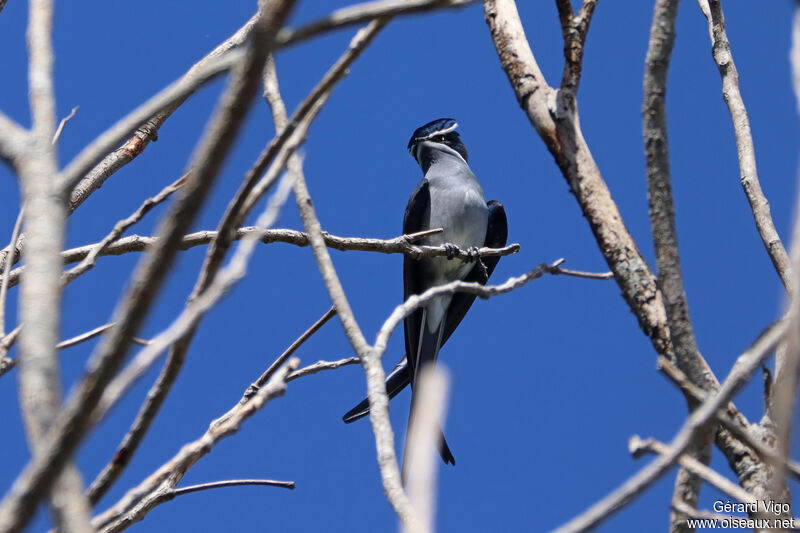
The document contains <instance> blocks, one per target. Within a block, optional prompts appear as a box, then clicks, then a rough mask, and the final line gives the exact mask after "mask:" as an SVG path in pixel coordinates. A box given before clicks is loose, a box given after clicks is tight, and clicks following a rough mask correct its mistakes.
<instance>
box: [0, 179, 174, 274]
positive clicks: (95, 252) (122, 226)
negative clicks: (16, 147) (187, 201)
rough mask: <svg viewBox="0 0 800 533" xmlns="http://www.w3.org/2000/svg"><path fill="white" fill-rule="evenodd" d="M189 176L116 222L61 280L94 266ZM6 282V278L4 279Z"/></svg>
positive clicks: (170, 185)
mask: <svg viewBox="0 0 800 533" xmlns="http://www.w3.org/2000/svg"><path fill="white" fill-rule="evenodd" d="M188 176H189V173H188V172H187V173H186V174H184V175H183V176H181V177H180V178H178V179H177V180H175V181H174V182H172V183H171V184H169V185H167V186H166V187H164V189H162V190H161V192H159V193H158V194H157V195H155V196H153V197H152V198H148V199H146V200H145V201H144V202H143V203H142V205H141V206H139V208H138V209H137V210H136V211H134V212H133V214H131V215H130V216H129V217H128V218H125V219H123V220H120V221H119V222H117V223H116V224H114V228H113V229H112V230H111V232H109V234H108V235H106V236H105V237H104V238H103V240H102V241H100V242H98V243H97V244H95V245H92V248H91V250H90V251H89V252H88V253H87V254H86V257H84V258H83V260H82V261H81V262H80V264H78V265H77V266H75V267H73V268H71V269H70V270H68V271H67V272H65V273H64V274H63V276H62V277H61V282H62V283H63V284H65V285H66V284H67V283H69V282H71V281H72V280H74V279H75V278H77V277H78V276H80V275H81V274H84V273H85V272H87V271H89V270H91V269H92V268H94V265H95V262H96V261H97V257H98V256H99V255H101V254H102V253H103V251H104V250H105V249H106V248H108V246H109V245H110V244H111V243H112V242H114V241H116V240H117V239H119V238H120V236H122V234H123V233H125V230H127V229H128V228H130V227H131V226H133V225H134V224H136V223H137V222H139V221H140V220H141V219H142V218H144V216H145V215H146V214H147V213H149V212H150V211H151V210H152V209H153V208H154V207H155V206H157V205H158V204H160V203H161V202H163V201H164V200H166V199H167V198H169V196H170V195H171V194H172V193H174V192H175V191H177V190H178V189H180V188H181V186H182V185H183V184H184V183H185V182H186V178H187V177H188ZM3 282H4V283H5V279H4V280H3Z"/></svg>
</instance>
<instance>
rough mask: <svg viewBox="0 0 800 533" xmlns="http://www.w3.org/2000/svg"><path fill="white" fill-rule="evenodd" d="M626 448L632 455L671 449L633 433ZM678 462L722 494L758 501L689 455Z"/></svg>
mask: <svg viewBox="0 0 800 533" xmlns="http://www.w3.org/2000/svg"><path fill="white" fill-rule="evenodd" d="M628 450H629V451H630V452H631V455H633V456H634V457H641V456H642V455H644V454H645V453H653V454H656V455H667V454H669V453H670V452H671V451H672V450H670V447H669V446H667V445H666V444H664V443H663V442H659V441H657V440H655V439H652V438H650V439H642V438H640V437H639V436H638V435H634V436H633V437H631V438H630V440H629V441H628ZM678 463H680V465H681V466H682V467H684V468H686V469H687V470H689V471H690V472H691V473H692V474H693V475H695V476H697V477H698V478H700V479H702V480H705V481H706V482H707V483H710V484H711V485H713V486H714V487H716V488H717V489H718V490H719V491H721V492H722V493H723V494H727V495H728V496H730V497H731V498H735V499H737V500H739V501H740V502H744V503H750V504H752V503H754V502H757V501H758V500H757V499H756V498H755V497H754V496H753V495H752V494H750V493H749V492H747V491H746V490H744V489H743V488H741V487H740V486H739V485H737V484H735V483H732V482H731V481H729V480H728V479H726V478H725V477H724V476H722V475H721V474H719V473H717V472H715V471H713V470H711V469H710V468H709V467H708V466H706V465H705V464H703V463H701V462H700V461H698V460H697V459H695V458H693V457H691V456H689V455H681V456H680V457H679V458H678ZM679 501H681V503H683V504H684V505H689V504H687V503H686V500H679Z"/></svg>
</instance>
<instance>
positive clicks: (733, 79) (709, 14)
mask: <svg viewBox="0 0 800 533" xmlns="http://www.w3.org/2000/svg"><path fill="white" fill-rule="evenodd" d="M697 3H698V4H699V5H700V9H701V11H702V12H703V14H704V15H705V17H706V19H707V20H708V33H709V36H710V38H711V52H712V55H713V57H714V62H715V63H716V64H717V68H718V69H719V73H720V76H721V77H722V97H723V99H724V100H725V103H726V104H727V105H728V111H730V114H731V119H732V122H733V129H734V133H735V134H736V151H737V152H738V154H739V173H740V177H739V180H740V181H741V184H742V188H743V189H744V193H745V195H746V196H747V201H748V202H749V203H750V209H751V210H752V212H753V218H754V219H755V222H756V228H757V229H758V234H759V235H760V236H761V241H762V242H763V243H764V247H765V248H766V250H767V254H768V255H769V258H770V259H771V260H772V265H773V266H774V267H775V270H776V271H777V272H778V276H780V278H781V282H783V286H784V287H785V288H786V292H788V293H789V294H794V292H793V290H792V287H793V285H792V284H793V283H794V278H793V277H792V264H791V262H790V260H789V255H788V254H787V253H786V249H785V248H784V247H783V242H781V238H780V236H779V235H778V231H777V230H776V229H775V224H773V222H772V215H771V214H770V210H769V202H768V201H767V198H766V196H764V192H763V191H762V190H761V183H760V182H759V180H758V170H757V169H756V151H755V147H754V145H753V134H752V132H751V131H750V119H749V118H748V116H747V109H746V108H745V106H744V100H742V94H741V92H740V91H739V73H738V72H737V70H736V64H735V63H734V62H733V54H731V45H730V42H728V35H727V34H726V32H725V17H724V16H723V14H722V5H721V4H720V2H719V0H711V2H709V0H697Z"/></svg>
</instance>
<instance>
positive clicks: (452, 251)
mask: <svg viewBox="0 0 800 533" xmlns="http://www.w3.org/2000/svg"><path fill="white" fill-rule="evenodd" d="M444 251H445V254H446V256H447V259H448V260H449V259H453V258H454V257H455V256H457V255H458V246H456V245H455V244H450V243H449V242H448V243H445V245H444Z"/></svg>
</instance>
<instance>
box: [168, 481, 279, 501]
mask: <svg viewBox="0 0 800 533" xmlns="http://www.w3.org/2000/svg"><path fill="white" fill-rule="evenodd" d="M249 485H260V486H264V487H278V488H281V489H289V490H292V489H294V487H295V483H294V481H275V480H274V479H229V480H226V481H213V482H210V483H201V484H199V485H191V486H188V487H181V488H179V489H173V490H172V496H173V497H174V496H182V495H184V494H191V493H192V492H200V491H201V490H210V489H219V488H222V487H242V486H249Z"/></svg>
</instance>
